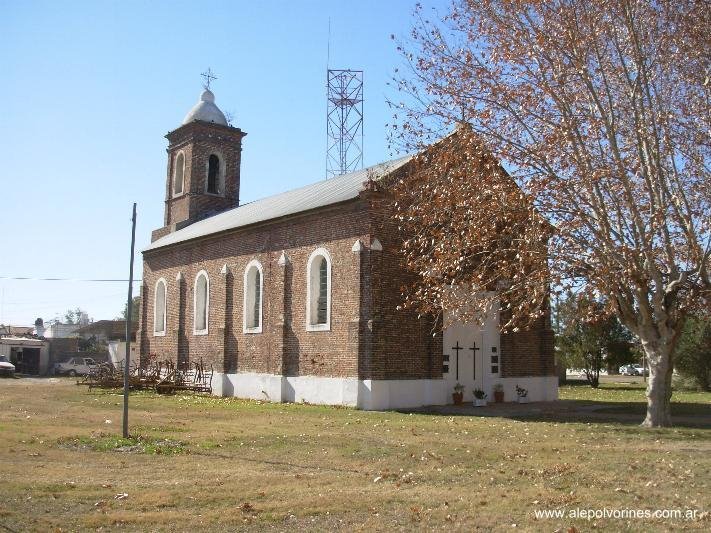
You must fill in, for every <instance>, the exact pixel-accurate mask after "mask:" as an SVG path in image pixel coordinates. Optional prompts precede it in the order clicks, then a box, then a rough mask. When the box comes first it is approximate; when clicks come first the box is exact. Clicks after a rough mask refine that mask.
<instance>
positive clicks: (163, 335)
mask: <svg viewBox="0 0 711 533" xmlns="http://www.w3.org/2000/svg"><path fill="white" fill-rule="evenodd" d="M153 336H154V337H165V331H154V332H153Z"/></svg>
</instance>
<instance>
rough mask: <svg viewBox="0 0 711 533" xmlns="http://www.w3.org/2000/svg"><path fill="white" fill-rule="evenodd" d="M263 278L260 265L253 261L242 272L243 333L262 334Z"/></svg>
mask: <svg viewBox="0 0 711 533" xmlns="http://www.w3.org/2000/svg"><path fill="white" fill-rule="evenodd" d="M263 293H264V276H263V270H262V265H261V264H260V263H259V261H257V260H256V259H253V260H252V261H250V262H249V264H248V265H247V268H245V270H244V313H243V314H244V332H245V333H261V332H262V300H263V298H262V296H263Z"/></svg>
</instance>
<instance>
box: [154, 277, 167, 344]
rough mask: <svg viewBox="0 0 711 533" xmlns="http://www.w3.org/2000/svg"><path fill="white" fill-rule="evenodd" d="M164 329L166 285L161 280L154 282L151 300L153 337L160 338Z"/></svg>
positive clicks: (163, 333)
mask: <svg viewBox="0 0 711 533" xmlns="http://www.w3.org/2000/svg"><path fill="white" fill-rule="evenodd" d="M165 329H166V284H165V280H164V279H163V278H161V279H159V280H158V281H157V282H156V289H155V298H154V299H153V335H155V336H156V337H162V336H164V335H165Z"/></svg>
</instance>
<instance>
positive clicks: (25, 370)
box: [0, 335, 49, 376]
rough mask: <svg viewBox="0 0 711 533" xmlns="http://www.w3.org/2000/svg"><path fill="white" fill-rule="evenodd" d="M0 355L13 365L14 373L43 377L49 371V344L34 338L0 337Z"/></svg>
mask: <svg viewBox="0 0 711 533" xmlns="http://www.w3.org/2000/svg"><path fill="white" fill-rule="evenodd" d="M0 355H4V356H5V357H7V359H8V361H10V362H11V363H12V364H13V365H15V373H17V374H30V375H35V376H44V375H46V374H47V372H48V371H49V342H48V341H46V340H44V339H38V338H35V337H21V336H14V335H10V336H4V337H0Z"/></svg>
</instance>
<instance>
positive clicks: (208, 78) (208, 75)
mask: <svg viewBox="0 0 711 533" xmlns="http://www.w3.org/2000/svg"><path fill="white" fill-rule="evenodd" d="M200 76H202V77H203V78H205V83H203V84H202V86H203V87H204V88H205V89H206V90H208V91H209V90H210V82H211V81H212V80H216V79H217V76H215V73H214V72H212V70H210V67H208V68H207V71H205V72H203V73H202V74H200Z"/></svg>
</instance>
